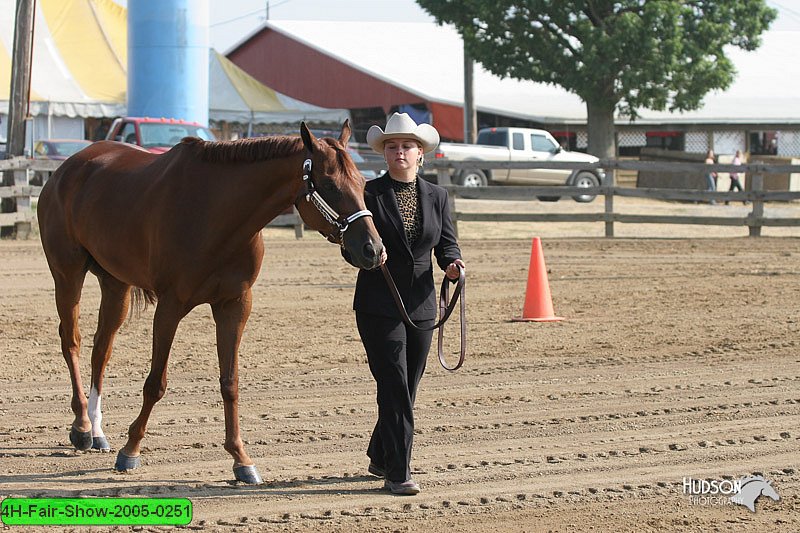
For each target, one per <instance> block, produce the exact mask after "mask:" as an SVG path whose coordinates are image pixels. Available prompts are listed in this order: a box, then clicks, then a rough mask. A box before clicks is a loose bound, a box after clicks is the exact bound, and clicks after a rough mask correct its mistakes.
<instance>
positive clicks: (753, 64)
mask: <svg viewBox="0 0 800 533" xmlns="http://www.w3.org/2000/svg"><path fill="white" fill-rule="evenodd" d="M264 31H274V32H278V33H280V34H282V35H284V36H286V37H287V38H289V39H292V40H294V41H297V42H298V43H301V44H302V45H304V46H306V47H308V48H310V49H312V50H315V51H317V52H319V53H322V54H324V55H326V56H327V57H328V58H329V59H330V61H333V62H338V63H341V64H343V65H347V66H349V67H352V68H354V69H357V70H359V71H361V72H364V73H366V74H368V75H370V76H372V77H374V78H376V79H379V80H382V81H383V82H384V83H386V84H388V85H391V86H393V87H396V88H399V89H401V90H403V91H404V92H407V93H411V94H413V95H417V96H418V97H419V98H420V99H421V100H425V101H429V102H439V103H443V104H449V105H456V106H463V103H464V98H463V49H462V42H461V38H460V36H459V35H458V33H457V32H456V31H455V29H454V28H453V27H452V26H438V25H437V24H435V23H427V22H414V23H410V22H369V23H365V22H342V21H335V22H328V21H284V20H271V21H267V22H265V23H264V25H263V26H261V27H259V28H257V29H256V30H255V31H254V32H252V33H251V34H250V35H248V36H246V37H245V38H244V39H243V40H242V41H240V42H239V43H237V44H236V45H234V46H233V47H232V48H231V49H230V51H231V52H235V51H236V50H237V49H238V48H239V47H241V46H243V45H244V44H246V43H247V42H248V41H250V39H253V38H255V37H256V36H257V35H258V34H259V33H261V32H264ZM798 44H800V31H769V32H766V33H765V34H764V36H763V44H762V46H761V47H760V48H759V49H758V50H757V51H755V52H745V51H743V50H741V49H739V48H734V47H731V48H730V49H729V50H728V54H729V57H730V58H731V59H732V61H733V62H734V65H735V66H736V69H737V71H738V75H737V76H736V79H735V81H734V83H733V85H732V86H731V87H730V88H729V89H728V90H726V91H714V92H711V93H709V94H707V95H706V97H705V98H704V104H703V106H702V107H701V108H700V109H698V110H695V111H691V112H688V113H669V112H660V111H652V110H647V109H643V110H640V114H641V117H640V118H639V119H638V120H637V122H638V123H642V124H648V123H651V124H652V123H676V124H677V123H703V124H722V123H728V124H745V123H792V124H797V123H800V93H798V92H797V91H796V89H795V88H794V86H793V85H794V83H793V82H794V80H798V79H800V62H798V61H796V58H794V57H793V56H794V55H795V54H796V52H795V50H796V48H797V45H798ZM234 55H235V54H233V55H231V57H234ZM411 58H413V59H411ZM287 60H292V58H287ZM234 61H236V59H235V57H234ZM474 80H475V105H476V107H477V109H478V110H479V111H485V112H490V113H496V114H500V115H505V116H512V117H520V118H526V119H529V120H534V121H539V122H544V123H585V122H586V106H585V104H584V103H583V102H582V101H581V100H580V99H579V98H578V97H577V96H576V95H574V94H572V93H569V92H567V91H565V90H564V89H562V88H560V87H556V86H550V85H545V84H541V83H534V82H526V81H518V80H513V79H501V78H499V77H497V76H495V75H493V74H490V73H489V72H487V71H486V70H484V69H483V68H481V67H480V65H476V66H475V72H474ZM401 103H407V102H395V104H401ZM348 107H354V106H348ZM617 121H618V123H628V120H627V119H626V118H624V117H618V119H617Z"/></svg>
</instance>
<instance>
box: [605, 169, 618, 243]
mask: <svg viewBox="0 0 800 533" xmlns="http://www.w3.org/2000/svg"><path fill="white" fill-rule="evenodd" d="M616 174H617V171H616V169H614V168H611V169H608V172H607V174H606V179H605V183H604V184H603V188H604V189H605V192H604V193H603V194H604V195H605V197H606V211H605V219H606V237H613V236H614V183H615V182H616Z"/></svg>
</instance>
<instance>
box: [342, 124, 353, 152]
mask: <svg viewBox="0 0 800 533" xmlns="http://www.w3.org/2000/svg"><path fill="white" fill-rule="evenodd" d="M352 133H353V130H351V129H350V119H349V118H346V119H344V124H342V133H340V134H339V142H340V143H342V146H347V141H349V140H350V134H352Z"/></svg>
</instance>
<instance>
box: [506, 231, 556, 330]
mask: <svg viewBox="0 0 800 533" xmlns="http://www.w3.org/2000/svg"><path fill="white" fill-rule="evenodd" d="M513 320H514V321H516V322H556V321H558V320H564V318H563V317H560V316H555V313H554V312H553V300H552V298H551V297H550V284H549V283H548V281H547V267H545V265H544V255H543V254H542V241H541V239H540V238H539V237H534V238H533V246H532V248H531V264H530V267H529V268H528V286H527V288H526V289H525V305H524V306H523V308H522V317H521V318H514V319H513Z"/></svg>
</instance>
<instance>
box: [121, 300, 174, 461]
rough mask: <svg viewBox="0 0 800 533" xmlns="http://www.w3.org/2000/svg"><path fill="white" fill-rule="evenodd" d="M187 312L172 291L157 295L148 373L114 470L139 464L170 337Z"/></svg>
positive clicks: (162, 384)
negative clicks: (139, 409) (151, 352)
mask: <svg viewBox="0 0 800 533" xmlns="http://www.w3.org/2000/svg"><path fill="white" fill-rule="evenodd" d="M188 312H189V309H186V308H185V306H183V305H182V304H181V303H180V302H179V301H178V300H177V299H175V298H174V297H172V296H171V295H169V296H162V295H159V300H158V304H157V305H156V312H155V316H154V317H153V360H152V362H151V363H150V373H149V374H148V376H147V379H146V380H145V382H144V388H143V389H142V396H143V401H142V410H141V411H140V412H139V416H138V417H136V420H134V421H133V423H132V424H131V426H130V428H128V442H126V443H125V446H124V447H122V448H121V449H120V451H119V453H118V454H117V462H116V464H115V465H114V470H118V471H120V472H125V471H127V470H133V469H134V468H136V467H138V466H139V464H140V460H139V454H140V452H141V444H142V439H144V434H145V431H147V420H148V419H149V418H150V413H151V412H152V410H153V407H154V406H155V404H156V402H158V401H159V400H160V399H161V398H162V397H163V396H164V392H166V390H167V361H168V360H169V351H170V348H171V347H172V341H173V340H174V339H175V332H176V331H177V329H178V323H179V322H180V321H181V319H182V318H183V317H184V316H186V313H188Z"/></svg>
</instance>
